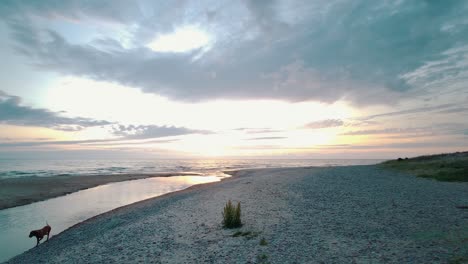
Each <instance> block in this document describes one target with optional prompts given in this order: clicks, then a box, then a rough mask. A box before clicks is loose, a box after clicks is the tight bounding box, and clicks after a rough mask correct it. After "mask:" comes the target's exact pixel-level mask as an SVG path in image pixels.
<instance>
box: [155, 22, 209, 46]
mask: <svg viewBox="0 0 468 264" xmlns="http://www.w3.org/2000/svg"><path fill="white" fill-rule="evenodd" d="M209 42H210V38H209V36H208V34H206V33H205V32H203V31H201V30H200V29H198V28H196V27H192V26H190V27H183V28H179V29H177V30H176V31H175V32H173V33H171V34H167V35H159V36H158V37H157V38H156V39H154V40H153V41H152V42H151V43H149V44H148V45H147V47H148V48H150V49H152V50H153V51H157V52H187V51H191V50H194V49H198V48H201V47H204V46H206V45H207V44H208V43H209Z"/></svg>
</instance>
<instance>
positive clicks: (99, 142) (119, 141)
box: [0, 138, 178, 147]
mask: <svg viewBox="0 0 468 264" xmlns="http://www.w3.org/2000/svg"><path fill="white" fill-rule="evenodd" d="M175 141H178V139H156V140H150V141H134V140H132V141H129V139H125V138H115V139H87V140H38V141H11V142H10V141H6V142H0V147H36V146H56V145H86V146H103V145H106V146H119V145H144V144H150V143H171V142H175Z"/></svg>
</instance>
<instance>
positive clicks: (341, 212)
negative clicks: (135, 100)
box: [8, 166, 468, 263]
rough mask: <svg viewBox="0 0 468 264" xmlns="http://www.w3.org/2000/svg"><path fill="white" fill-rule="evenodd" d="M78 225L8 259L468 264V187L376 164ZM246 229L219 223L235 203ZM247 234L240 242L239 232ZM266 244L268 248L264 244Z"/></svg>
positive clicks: (200, 193)
mask: <svg viewBox="0 0 468 264" xmlns="http://www.w3.org/2000/svg"><path fill="white" fill-rule="evenodd" d="M232 174H233V175H234V177H232V178H229V179H226V180H223V181H222V182H219V183H210V184H205V185H199V186H194V187H191V188H189V189H187V190H184V191H180V192H176V193H172V194H168V195H164V196H161V197H158V198H153V199H150V200H146V201H143V202H139V203H136V204H132V205H129V206H126V207H122V208H119V209H116V210H114V211H111V212H108V213H106V214H103V215H100V216H97V217H94V218H92V219H89V220H87V221H85V222H83V223H80V224H78V225H76V226H74V227H72V228H70V229H68V230H66V231H64V232H63V233H61V234H59V235H57V236H54V237H53V238H51V239H50V240H49V241H48V242H46V243H43V244H41V245H40V246H39V247H36V248H34V249H31V250H29V251H27V252H25V253H24V254H22V255H19V256H17V257H15V258H13V259H12V260H10V261H9V262H8V263H447V262H450V261H453V262H455V261H457V260H461V259H464V258H465V260H468V245H467V244H468V210H464V209H458V208H456V206H459V205H468V184H466V183H447V182H437V181H434V180H428V179H421V178H416V177H413V176H409V175H404V174H400V173H395V172H391V171H387V170H384V169H381V168H379V167H378V166H347V167H330V168H287V169H284V168H283V169H261V170H243V171H237V172H233V173H232ZM229 199H230V200H232V201H233V202H237V201H240V202H241V205H242V220H243V223H244V225H243V227H242V228H240V229H233V230H227V229H223V228H222V226H221V221H222V216H221V212H222V208H223V206H224V204H225V203H226V202H227V201H228V200H229ZM238 231H239V232H242V234H241V235H238V236H236V237H234V236H233V234H234V233H235V232H238ZM262 239H265V241H266V245H261V244H260V241H261V240H262ZM262 244H264V243H262Z"/></svg>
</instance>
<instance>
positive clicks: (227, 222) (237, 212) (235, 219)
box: [223, 200, 242, 228]
mask: <svg viewBox="0 0 468 264" xmlns="http://www.w3.org/2000/svg"><path fill="white" fill-rule="evenodd" d="M223 226H224V227H225V228H237V227H241V226H242V222H241V205H240V202H238V203H237V206H234V205H233V204H232V203H231V200H229V201H228V202H227V203H226V206H224V211H223Z"/></svg>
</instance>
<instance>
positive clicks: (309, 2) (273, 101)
mask: <svg viewBox="0 0 468 264" xmlns="http://www.w3.org/2000/svg"><path fill="white" fill-rule="evenodd" d="M467 14H468V2H467V1H463V0H459V1H457V0H448V1H413V0H395V1H384V0H376V1H374V0H372V1H370V0H353V1H350V0H346V1H344V0H305V1H300V0H297V1H295V0H291V1H264V0H258V1H257V0H256V1H254V0H252V1H248V0H245V1H242V0H239V1H223V0H213V1H208V0H207V1H203V0H201V1H183V0H179V1H152V0H147V1H146V0H136V1H127V0H112V1H104V0H103V1H75V0H69V1H58V0H44V1H22V0H14V1H9V0H3V1H1V2H0V40H1V41H0V58H1V59H2V63H1V64H0V84H1V85H0V158H36V157H52V158H65V157H72V158H118V157H121V158H130V157H132V158H133V157H135V158H228V157H231V158H233V157H235V158H376V159H385V158H396V157H403V156H409V157H411V156H417V155H422V154H431V153H441V152H454V151H464V150H465V151H466V150H468V122H467V118H466V117H467V114H468V15H467Z"/></svg>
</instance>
